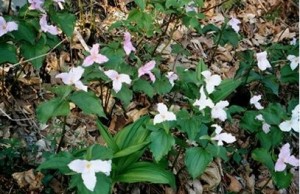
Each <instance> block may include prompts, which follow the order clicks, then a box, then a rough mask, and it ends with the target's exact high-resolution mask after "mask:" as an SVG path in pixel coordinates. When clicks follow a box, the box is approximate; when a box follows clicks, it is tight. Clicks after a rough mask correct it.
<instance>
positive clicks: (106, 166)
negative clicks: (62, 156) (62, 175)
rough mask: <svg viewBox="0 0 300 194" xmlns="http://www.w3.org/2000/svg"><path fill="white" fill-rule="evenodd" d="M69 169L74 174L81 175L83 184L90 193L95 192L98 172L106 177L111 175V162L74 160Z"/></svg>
mask: <svg viewBox="0 0 300 194" xmlns="http://www.w3.org/2000/svg"><path fill="white" fill-rule="evenodd" d="M68 167H69V168H70V169H71V170H73V171H74V172H77V173H81V178H82V180H83V184H84V185H85V186H86V188H87V189H88V190H90V191H92V192H93V191H94V189H95V186H96V183H97V177H96V173H97V172H102V173H104V174H105V175H106V176H109V175H110V171H111V160H104V161H103V160H100V159H99V160H90V161H88V160H79V159H76V160H73V161H72V162H70V163H69V164H68Z"/></svg>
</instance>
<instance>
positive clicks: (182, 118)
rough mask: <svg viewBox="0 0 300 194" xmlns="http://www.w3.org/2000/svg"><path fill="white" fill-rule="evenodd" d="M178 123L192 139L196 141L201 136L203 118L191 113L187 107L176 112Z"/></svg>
mask: <svg viewBox="0 0 300 194" xmlns="http://www.w3.org/2000/svg"><path fill="white" fill-rule="evenodd" d="M176 118H177V124H178V125H179V126H180V130H181V131H183V132H186V133H187V135H188V138H189V139H190V140H193V141H195V140H196V138H199V133H200V130H199V129H200V127H201V120H200V119H201V118H200V117H199V116H196V115H190V114H189V112H188V111H187V110H185V109H183V110H181V111H179V112H178V113H177V114H176Z"/></svg>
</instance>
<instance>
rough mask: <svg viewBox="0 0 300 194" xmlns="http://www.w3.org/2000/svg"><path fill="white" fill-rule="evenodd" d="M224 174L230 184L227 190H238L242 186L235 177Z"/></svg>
mask: <svg viewBox="0 0 300 194" xmlns="http://www.w3.org/2000/svg"><path fill="white" fill-rule="evenodd" d="M226 176H227V177H228V178H229V179H230V184H229V186H228V188H227V189H228V190H229V191H232V192H236V193H238V192H240V191H241V190H242V188H243V186H242V184H241V183H240V182H239V181H238V180H237V178H236V177H234V176H231V175H229V174H226Z"/></svg>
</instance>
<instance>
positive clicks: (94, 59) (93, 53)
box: [82, 44, 108, 67]
mask: <svg viewBox="0 0 300 194" xmlns="http://www.w3.org/2000/svg"><path fill="white" fill-rule="evenodd" d="M99 46H100V45H99V44H94V45H93V47H92V48H91V50H90V55H89V56H87V57H86V58H85V59H84V61H83V64H82V66H84V67H88V66H91V65H92V64H93V63H99V64H101V63H105V62H107V61H108V58H107V57H106V56H104V55H101V54H100V53H99Z"/></svg>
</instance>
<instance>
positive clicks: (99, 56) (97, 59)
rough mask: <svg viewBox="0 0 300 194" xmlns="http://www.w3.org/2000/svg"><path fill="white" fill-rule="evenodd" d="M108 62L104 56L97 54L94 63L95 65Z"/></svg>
mask: <svg viewBox="0 0 300 194" xmlns="http://www.w3.org/2000/svg"><path fill="white" fill-rule="evenodd" d="M107 61H108V58H107V57H106V56H105V55H101V54H97V56H96V57H95V62H96V63H99V64H101V63H105V62H107Z"/></svg>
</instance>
